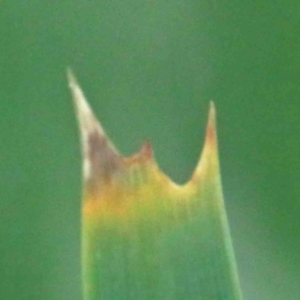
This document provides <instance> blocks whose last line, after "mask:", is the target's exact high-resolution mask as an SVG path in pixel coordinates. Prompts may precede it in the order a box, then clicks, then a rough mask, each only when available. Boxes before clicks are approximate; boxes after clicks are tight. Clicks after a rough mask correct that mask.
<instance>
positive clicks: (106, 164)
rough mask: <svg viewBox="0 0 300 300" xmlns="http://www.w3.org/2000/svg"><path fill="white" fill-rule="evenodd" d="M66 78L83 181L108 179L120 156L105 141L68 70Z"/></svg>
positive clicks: (107, 141)
mask: <svg viewBox="0 0 300 300" xmlns="http://www.w3.org/2000/svg"><path fill="white" fill-rule="evenodd" d="M67 76H68V81H69V87H70V89H71V93H72V97H73V100H74V104H75V108H76V113H77V118H78V122H79V127H80V134H81V144H82V155H83V176H84V180H85V181H94V180H97V179H101V177H103V176H105V177H109V173H110V171H111V169H114V168H115V167H116V162H117V161H119V160H120V159H119V158H120V156H119V155H118V153H117V151H116V150H115V148H114V146H113V145H112V144H111V143H110V141H109V140H108V139H107V137H106V135H105V132H104V130H103V128H102V126H101V125H100V123H99V122H98V121H97V119H96V117H95V116H94V114H93V112H92V109H91V108H90V106H89V104H88V102H87V101H86V99H85V96H84V94H83V92H82V90H81V88H80V86H79V84H78V82H77V80H76V78H75V76H74V74H73V72H72V71H71V70H70V69H68V70H67Z"/></svg>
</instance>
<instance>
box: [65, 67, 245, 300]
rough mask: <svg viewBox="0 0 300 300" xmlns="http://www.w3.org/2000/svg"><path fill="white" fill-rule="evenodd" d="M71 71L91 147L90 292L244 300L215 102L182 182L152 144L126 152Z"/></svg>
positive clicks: (122, 298)
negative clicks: (161, 163)
mask: <svg viewBox="0 0 300 300" xmlns="http://www.w3.org/2000/svg"><path fill="white" fill-rule="evenodd" d="M68 75H69V84H70V88H71V91H72V95H73V98H74V102H75V104H76V110H77V115H78V120H79V124H80V132H81V140H82V149H83V172H84V180H83V182H84V187H83V190H84V192H83V204H82V267H83V285H84V294H85V295H84V296H85V299H86V300H196V299H197V300H240V299H241V298H242V297H241V292H240V288H239V283H238V277H237V271H236V267H235V260H234V255H233V249H232V243H231V239H230V233H229V228H228V223H227V217H226V213H225V208H224V202H223V198H222V190H221V181H220V172H219V161H218V151H217V140H216V126H215V108H214V105H213V104H211V107H210V112H209V120H208V125H207V131H206V138H205V145H204V149H203V152H202V155H201V159H200V162H199V164H198V166H197V167H196V169H195V172H194V174H193V176H192V178H191V180H190V181H189V182H188V183H186V184H185V185H181V186H180V185H177V184H175V183H174V182H172V180H170V179H169V178H168V177H167V176H166V175H164V174H163V172H162V171H161V170H160V169H159V167H158V165H157V164H156V162H155V159H154V156H153V152H152V148H151V145H150V144H148V143H146V144H144V145H143V147H142V149H141V151H140V152H139V153H137V154H135V155H133V156H131V157H123V156H122V155H120V154H119V153H118V152H117V150H116V149H115V147H114V146H113V145H112V143H111V142H110V141H109V139H108V138H107V137H106V135H105V133H104V131H103V129H102V127H101V125H100V123H99V122H98V121H97V119H96V117H95V116H94V114H93V112H92V110H91V108H90V107H89V105H88V104H87V102H86V100H85V98H84V95H83V93H82V91H81V89H80V87H79V85H78V84H77V82H76V80H75V78H74V76H73V75H72V74H71V72H69V74H68ZM170 151H172V149H170Z"/></svg>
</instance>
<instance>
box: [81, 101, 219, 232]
mask: <svg viewBox="0 0 300 300" xmlns="http://www.w3.org/2000/svg"><path fill="white" fill-rule="evenodd" d="M99 151H101V149H99ZM115 155H116V157H117V159H116V161H117V162H115V164H114V166H113V167H111V170H109V171H108V174H107V175H106V176H103V174H101V175H100V176H99V175H98V176H95V177H91V178H89V179H88V180H87V181H86V182H85V191H84V201H83V218H84V225H85V226H87V227H90V226H91V227H92V228H94V229H95V228H99V227H100V228H99V229H100V230H101V224H105V228H107V226H112V227H115V226H118V231H120V230H121V231H123V232H124V233H125V232H126V231H129V232H130V230H132V225H133V223H139V222H150V223H151V222H153V221H155V223H156V226H157V225H158V223H163V224H164V225H166V224H170V225H172V224H175V223H177V222H178V221H179V220H182V219H191V218H192V217H193V215H195V214H196V213H197V211H198V210H199V209H201V207H202V204H203V203H201V202H202V201H204V198H205V197H203V196H202V194H203V193H206V192H207V190H211V189H212V188H214V189H215V187H214V186H213V185H215V183H217V184H218V183H219V182H218V181H219V174H218V171H219V170H218V169H219V167H218V159H217V148H216V133H215V111H214V107H213V105H211V111H210V117H209V123H208V128H207V134H206V142H205V146H204V150H203V153H202V156H201V159H200V162H199V165H198V167H197V168H196V170H195V172H194V174H193V176H192V178H191V180H190V181H189V182H188V183H186V184H184V185H177V184H175V183H174V182H173V181H172V180H171V179H169V178H168V177H167V176H166V175H165V174H164V173H163V172H162V171H161V170H160V169H159V167H158V165H157V163H156V161H155V159H154V157H153V152H152V149H151V146H150V144H149V143H145V144H144V145H143V147H142V149H141V151H140V152H139V153H138V154H136V155H134V156H132V157H129V158H124V157H122V156H119V155H117V154H115ZM211 204H212V203H211ZM92 228H91V229H92Z"/></svg>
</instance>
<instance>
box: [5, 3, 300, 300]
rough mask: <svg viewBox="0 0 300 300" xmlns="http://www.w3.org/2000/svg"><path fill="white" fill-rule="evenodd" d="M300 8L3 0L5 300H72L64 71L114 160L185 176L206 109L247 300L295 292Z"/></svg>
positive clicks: (74, 157)
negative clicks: (149, 154) (129, 158)
mask: <svg viewBox="0 0 300 300" xmlns="http://www.w3.org/2000/svg"><path fill="white" fill-rule="evenodd" d="M299 30H300V2H299V1H296V0H294V1H276V0H275V1H274V0H273V1H268V0H261V1H220V0H210V1H201V0H185V1H183V0H182V1H178V0H172V1H171V0H160V1H158V0H153V1H137V0H119V1H117V0H102V1H96V0H90V1H84V0H73V1H71V0H65V1H63V0H60V1H38V0H35V1H34V0H29V1H21V0H18V1H17V0H9V1H7V0H2V1H0V113H1V115H0V138H1V142H0V161H1V163H0V197H1V198H0V224H1V225H0V299H6V300H7V299H14V300H19V299H20V300H21V299H26V300H27V299H30V300H35V299H39V300H40V299H43V300H52V299H53V300H56V299H64V300H80V299H81V287H80V265H79V242H80V236H79V226H80V224H79V222H80V219H79V218H80V188H81V186H80V184H81V173H80V172H81V164H80V147H79V146H80V145H79V138H78V131H77V124H76V119H75V116H74V109H73V104H72V101H71V97H70V93H69V90H68V86H67V82H66V76H65V70H66V67H67V66H71V67H72V68H73V69H74V71H75V73H76V74H77V76H78V79H79V81H80V83H81V85H82V87H83V89H84V91H85V94H86V96H87V98H88V99H89V101H90V103H91V105H92V107H93V108H94V110H95V112H96V114H97V116H98V117H99V119H100V120H101V122H102V124H103V126H104V128H105V129H106V131H107V133H108V134H109V136H110V137H111V138H112V140H113V141H114V143H115V144H116V145H117V147H118V148H119V149H120V150H121V152H122V153H124V154H126V155H128V154H131V153H133V152H135V151H137V150H138V149H139V147H140V145H141V144H142V142H143V141H144V140H147V139H148V140H150V141H152V144H153V146H154V149H155V155H156V158H157V160H158V162H159V164H160V165H161V167H162V169H163V170H164V171H165V172H166V173H167V174H168V175H169V176H170V177H172V178H173V179H174V180H175V181H176V182H179V183H183V182H185V181H187V180H188V178H189V176H190V175H191V173H192V171H193V168H194V167H195V165H196V163H197V161H198V157H199V153H200V151H201V148H202V146H203V137H204V128H205V124H206V119H207V113H208V103H209V101H210V100H213V101H215V104H216V107H217V111H218V132H219V145H220V158H221V167H222V178H223V188H224V194H225V200H226V206H227V211H228V216H229V221H230V225H231V231H232V235H233V239H234V245H235V251H236V256H237V261H238V266H239V271H240V277H241V283H242V288H243V291H244V295H245V299H246V300H257V299H264V300H268V299H270V300H281V299H284V300H285V299H291V300H294V299H295V300H296V299H300V286H299V280H300V276H299V275H300V274H299V273H300V271H299V270H300V259H299V253H300V205H299V199H300V188H299V181H300V158H299V149H300V139H299V133H300V117H299V114H300V35H299V32H300V31H299Z"/></svg>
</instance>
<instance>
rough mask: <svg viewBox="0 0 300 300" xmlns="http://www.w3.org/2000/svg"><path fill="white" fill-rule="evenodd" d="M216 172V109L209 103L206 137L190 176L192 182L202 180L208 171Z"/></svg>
mask: <svg viewBox="0 0 300 300" xmlns="http://www.w3.org/2000/svg"><path fill="white" fill-rule="evenodd" d="M212 166H213V169H214V171H215V172H218V145H217V130H216V108H215V105H214V103H213V102H212V101H211V102H210V106H209V114H208V121H207V126H206V135H205V142H204V147H203V150H202V153H201V156H200V160H199V162H198V165H197V167H196V169H195V171H194V174H193V176H192V182H194V181H196V182H198V180H202V179H203V178H204V177H205V176H206V175H205V173H207V172H208V169H210V170H212V169H211V167H212Z"/></svg>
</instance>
